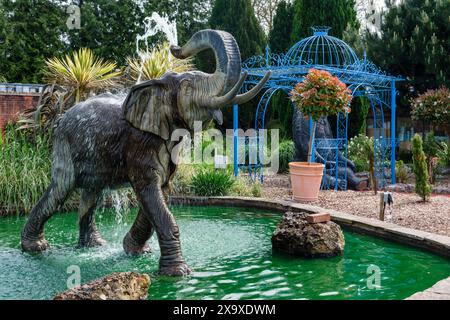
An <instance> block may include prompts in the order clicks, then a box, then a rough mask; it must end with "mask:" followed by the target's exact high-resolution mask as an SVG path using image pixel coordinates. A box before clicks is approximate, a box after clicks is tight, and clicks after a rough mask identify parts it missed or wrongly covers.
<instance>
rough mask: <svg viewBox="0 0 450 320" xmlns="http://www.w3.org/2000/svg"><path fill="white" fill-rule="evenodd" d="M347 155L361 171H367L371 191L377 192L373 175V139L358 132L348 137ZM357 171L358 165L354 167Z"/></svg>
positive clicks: (376, 184)
mask: <svg viewBox="0 0 450 320" xmlns="http://www.w3.org/2000/svg"><path fill="white" fill-rule="evenodd" d="M348 157H349V159H350V160H352V161H353V162H354V163H355V166H356V165H357V164H358V166H359V168H360V169H365V170H362V171H369V173H370V184H371V186H372V189H373V191H374V192H375V194H377V190H378V183H377V180H376V177H375V152H374V140H373V138H372V137H370V138H369V137H367V136H365V135H363V134H359V135H357V136H356V137H354V138H352V139H350V142H349V144H348ZM356 169H357V171H358V167H356Z"/></svg>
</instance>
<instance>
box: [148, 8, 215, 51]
mask: <svg viewBox="0 0 450 320" xmlns="http://www.w3.org/2000/svg"><path fill="white" fill-rule="evenodd" d="M211 1H212V0H182V1H179V0H175V1H174V0H160V1H146V3H145V4H144V12H145V15H146V16H150V15H151V13H152V12H158V13H159V14H160V15H164V16H166V17H168V18H169V20H171V21H176V23H177V32H178V42H179V43H186V42H187V41H188V40H189V39H190V37H191V36H192V35H193V34H194V33H196V32H197V31H199V30H201V29H205V28H206V26H207V25H208V18H209V17H210V15H211Z"/></svg>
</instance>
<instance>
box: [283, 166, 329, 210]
mask: <svg viewBox="0 0 450 320" xmlns="http://www.w3.org/2000/svg"><path fill="white" fill-rule="evenodd" d="M323 169H324V165H323V164H322V163H316V162H311V163H308V162H289V172H290V174H291V188H292V194H293V197H294V200H295V201H298V202H311V201H316V200H317V198H318V195H319V191H320V183H321V182H322V176H323Z"/></svg>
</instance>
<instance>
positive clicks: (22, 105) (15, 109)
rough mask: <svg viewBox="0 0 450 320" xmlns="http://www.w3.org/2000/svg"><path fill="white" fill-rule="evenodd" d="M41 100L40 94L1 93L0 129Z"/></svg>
mask: <svg viewBox="0 0 450 320" xmlns="http://www.w3.org/2000/svg"><path fill="white" fill-rule="evenodd" d="M38 101H39V94H32V93H28V94H12V93H0V131H1V130H3V129H4V126H5V125H6V124H7V123H8V122H9V121H15V120H17V118H18V115H19V114H20V113H21V112H23V111H25V110H26V109H30V108H33V107H35V106H36V105H37V103H38Z"/></svg>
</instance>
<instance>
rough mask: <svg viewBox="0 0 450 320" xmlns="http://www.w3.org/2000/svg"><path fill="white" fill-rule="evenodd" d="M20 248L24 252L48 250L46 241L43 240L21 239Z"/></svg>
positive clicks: (48, 246)
mask: <svg viewBox="0 0 450 320" xmlns="http://www.w3.org/2000/svg"><path fill="white" fill-rule="evenodd" d="M21 246H22V250H23V251H25V252H42V251H45V250H47V249H48V248H50V245H49V243H48V241H47V240H45V239H44V238H41V239H34V240H30V239H29V238H24V237H22V241H21Z"/></svg>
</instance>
